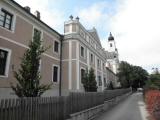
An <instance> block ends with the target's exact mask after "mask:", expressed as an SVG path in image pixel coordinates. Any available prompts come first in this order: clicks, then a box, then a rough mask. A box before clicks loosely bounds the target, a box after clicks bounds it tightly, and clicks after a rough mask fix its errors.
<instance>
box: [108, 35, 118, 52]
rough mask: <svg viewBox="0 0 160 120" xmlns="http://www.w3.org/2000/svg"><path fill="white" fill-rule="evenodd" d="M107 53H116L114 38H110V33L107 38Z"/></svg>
mask: <svg viewBox="0 0 160 120" xmlns="http://www.w3.org/2000/svg"><path fill="white" fill-rule="evenodd" d="M108 48H109V49H108V51H109V52H115V51H117V48H116V44H115V40H114V37H113V36H112V33H111V32H110V34H109V37H108Z"/></svg>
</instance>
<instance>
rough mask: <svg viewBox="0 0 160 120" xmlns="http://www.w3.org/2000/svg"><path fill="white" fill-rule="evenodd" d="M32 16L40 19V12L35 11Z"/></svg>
mask: <svg viewBox="0 0 160 120" xmlns="http://www.w3.org/2000/svg"><path fill="white" fill-rule="evenodd" d="M34 15H35V16H36V17H37V18H38V19H40V18H41V14H40V12H39V11H37V10H36V11H35V13H34Z"/></svg>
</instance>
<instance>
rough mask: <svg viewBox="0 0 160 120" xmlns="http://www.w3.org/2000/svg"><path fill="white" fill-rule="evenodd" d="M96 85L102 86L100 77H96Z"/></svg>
mask: <svg viewBox="0 0 160 120" xmlns="http://www.w3.org/2000/svg"><path fill="white" fill-rule="evenodd" d="M98 85H99V86H102V80H101V76H98Z"/></svg>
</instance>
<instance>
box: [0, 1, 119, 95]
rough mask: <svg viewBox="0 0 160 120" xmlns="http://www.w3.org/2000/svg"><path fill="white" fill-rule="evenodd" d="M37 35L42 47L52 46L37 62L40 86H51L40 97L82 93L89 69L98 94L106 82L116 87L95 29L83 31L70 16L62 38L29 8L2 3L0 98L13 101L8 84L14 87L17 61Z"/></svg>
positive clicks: (113, 73) (0, 22)
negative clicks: (83, 82) (82, 80)
mask: <svg viewBox="0 0 160 120" xmlns="http://www.w3.org/2000/svg"><path fill="white" fill-rule="evenodd" d="M37 31H39V32H41V40H42V41H43V42H42V44H43V45H44V46H46V47H48V46H51V47H50V48H49V49H48V50H47V51H46V52H45V53H44V54H43V55H42V58H41V62H40V63H41V64H40V73H41V75H42V79H41V83H42V84H52V89H51V90H49V91H47V92H46V93H45V94H44V95H43V96H55V95H56V96H58V95H67V94H68V93H69V92H70V91H79V92H83V91H84V88H83V84H82V82H81V78H82V75H83V74H84V72H85V70H86V68H90V67H92V68H93V69H94V71H95V75H96V81H97V86H98V91H103V90H104V89H105V88H106V87H107V82H108V81H113V82H114V83H116V82H115V81H116V80H117V76H116V74H115V73H116V72H115V71H114V70H113V72H112V69H111V68H106V63H111V61H112V59H108V52H107V51H105V49H104V48H102V45H101V42H100V39H99V36H98V33H97V31H96V29H95V28H93V29H91V30H86V29H85V28H84V26H83V25H82V24H81V23H80V22H79V18H78V17H77V18H75V19H74V18H73V17H72V16H70V19H69V20H68V21H66V22H65V24H64V34H63V35H62V34H60V33H58V32H56V31H55V30H54V29H52V28H51V27H49V26H48V25H47V24H46V23H44V22H43V21H41V18H40V13H39V12H38V11H36V12H35V14H32V13H31V12H30V8H29V7H22V6H20V5H19V4H18V3H16V2H15V1H13V0H1V1H0V98H7V97H15V94H14V92H13V91H12V89H11V88H10V86H11V83H12V84H16V79H15V78H14V75H13V72H14V71H17V70H18V69H19V67H20V63H21V59H20V58H21V57H22V56H23V54H24V52H25V50H26V49H28V43H29V41H31V40H33V36H34V33H35V32H37ZM116 51H117V49H116ZM111 52H112V53H114V51H111ZM116 53H117V54H116V55H117V58H116V60H118V52H116ZM114 61H115V59H114ZM115 63H116V64H118V62H115ZM110 65H112V64H110ZM115 85H116V84H115Z"/></svg>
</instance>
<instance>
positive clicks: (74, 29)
mask: <svg viewBox="0 0 160 120" xmlns="http://www.w3.org/2000/svg"><path fill="white" fill-rule="evenodd" d="M72 32H76V24H72Z"/></svg>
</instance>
